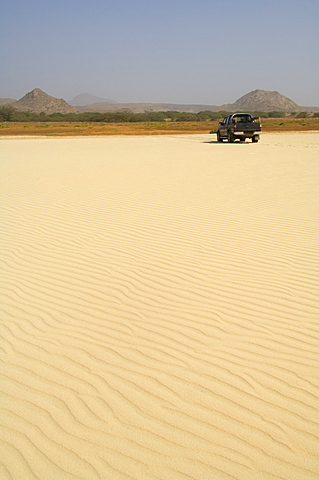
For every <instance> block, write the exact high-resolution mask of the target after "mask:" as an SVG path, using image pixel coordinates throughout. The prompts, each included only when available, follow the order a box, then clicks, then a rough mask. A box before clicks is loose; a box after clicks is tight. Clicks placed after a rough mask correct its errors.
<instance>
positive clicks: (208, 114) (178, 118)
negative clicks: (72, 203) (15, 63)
mask: <svg viewBox="0 0 319 480" xmlns="http://www.w3.org/2000/svg"><path fill="white" fill-rule="evenodd" d="M229 113H230V112H225V111H220V112H212V111H210V110H205V111H202V112H198V113H191V112H177V111H163V112H154V111H153V110H148V111H146V112H143V113H133V112H131V111H130V110H123V111H119V112H105V113H99V112H83V113H65V114H62V113H52V114H46V113H44V112H41V113H33V112H21V111H19V110H17V109H15V108H14V107H12V106H5V105H4V106H0V122H14V123H20V122H21V123H32V122H37V123H39V122H41V123H45V122H50V123H55V122H60V123H61V122H68V123H77V124H82V125H83V123H86V124H88V123H98V124H100V125H103V124H110V123H117V124H118V123H145V122H150V123H152V122H153V123H154V122H162V123H169V122H195V123H197V122H215V121H220V120H222V119H223V118H224V117H225V116H226V115H229ZM251 113H252V114H253V115H255V116H256V117H260V118H262V119H272V118H273V119H276V118H302V119H304V118H311V117H318V113H314V114H311V113H309V112H294V113H290V114H286V113H284V112H251Z"/></svg>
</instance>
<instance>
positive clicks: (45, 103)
mask: <svg viewBox="0 0 319 480" xmlns="http://www.w3.org/2000/svg"><path fill="white" fill-rule="evenodd" d="M11 105H12V106H13V107H14V108H16V109H17V110H21V111H24V112H27V111H29V112H33V113H41V112H44V113H47V114H50V113H73V112H76V108H74V107H72V106H71V105H69V104H68V103H67V102H66V101H65V100H63V99H62V98H55V97H51V96H50V95H48V94H47V93H45V92H43V91H42V90H40V88H35V89H34V90H32V91H31V92H29V93H27V94H26V95H25V96H24V97H22V98H20V100H18V101H17V102H14V103H12V104H11Z"/></svg>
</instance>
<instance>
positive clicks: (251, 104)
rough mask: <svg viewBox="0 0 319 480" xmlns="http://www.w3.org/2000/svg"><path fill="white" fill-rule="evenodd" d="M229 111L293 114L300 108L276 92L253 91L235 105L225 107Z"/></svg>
mask: <svg viewBox="0 0 319 480" xmlns="http://www.w3.org/2000/svg"><path fill="white" fill-rule="evenodd" d="M227 107H229V108H231V110H252V111H261V112H272V111H281V112H293V111H298V110H300V107H299V106H298V105H297V104H296V103H295V102H293V101H292V100H291V99H290V98H288V97H285V96H284V95H282V94H281V93H279V92H277V91H269V90H260V89H257V90H253V91H252V92H249V93H246V95H243V96H242V97H240V98H239V99H238V100H236V102H235V103H233V104H231V105H227Z"/></svg>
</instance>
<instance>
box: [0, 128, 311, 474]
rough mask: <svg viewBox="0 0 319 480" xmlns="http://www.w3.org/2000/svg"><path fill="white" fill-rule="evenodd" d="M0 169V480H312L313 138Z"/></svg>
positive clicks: (191, 140) (17, 148) (86, 148)
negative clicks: (0, 394)
mask: <svg viewBox="0 0 319 480" xmlns="http://www.w3.org/2000/svg"><path fill="white" fill-rule="evenodd" d="M212 139H213V140H214V141H213V142H212ZM0 166H1V175H0V183H1V185H0V187H1V188H0V196H1V236H0V246H1V272H2V273H1V312H0V315H1V321H0V327H1V332H0V333H1V337H0V352H1V358H2V366H1V377H0V389H1V392H2V396H1V419H0V436H1V438H0V440H1V441H0V465H1V466H0V478H1V480H6V479H13V480H17V479H19V480H20V479H21V480H29V479H38V480H57V479H58V480H60V479H63V480H64V479H68V480H69V479H70V480H71V479H72V480H73V479H77V480H78V479H81V480H91V479H92V480H96V479H101V480H129V479H133V480H153V479H154V480H155V479H156V480H192V479H196V480H219V479H223V480H224V479H225V480H233V479H236V480H237V479H238V480H274V479H278V480H279V479H280V480H283V479H284V480H310V479H312V480H314V479H318V478H319V460H318V458H319V442H318V439H319V425H318V423H319V415H318V410H319V403H318V396H319V395H318V394H319V388H318V386H319V377H318V371H319V369H318V363H319V362H318V352H319V348H318V344H319V335H318V291H319V289H318V284H319V281H318V264H319V256H318V251H319V241H318V240H319V239H318V235H317V233H318V225H319V222H318V210H319V208H318V200H319V198H318V197H319V195H318V185H319V178H318V177H319V171H318V170H319V134H318V133H302V134H300V133H299V134H296V133H289V134H288V133H287V134H264V135H263V137H262V140H261V141H260V142H259V143H258V144H252V143H250V142H246V143H245V144H227V143H224V144H218V143H216V142H215V139H214V137H213V136H211V135H181V136H165V137H163V136H161V137H157V136H151V137H112V138H80V139H66V138H64V139H20V140H17V139H10V140H9V139H2V140H0Z"/></svg>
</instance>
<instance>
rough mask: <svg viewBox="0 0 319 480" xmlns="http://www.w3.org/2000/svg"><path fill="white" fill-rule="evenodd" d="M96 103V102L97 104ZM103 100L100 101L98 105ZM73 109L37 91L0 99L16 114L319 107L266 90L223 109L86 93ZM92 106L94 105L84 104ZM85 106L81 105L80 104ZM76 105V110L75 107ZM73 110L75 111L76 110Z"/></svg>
mask: <svg viewBox="0 0 319 480" xmlns="http://www.w3.org/2000/svg"><path fill="white" fill-rule="evenodd" d="M96 100H98V101H96ZM101 100H102V101H101ZM71 102H72V104H73V106H72V105H70V104H68V103H67V102H66V101H65V100H63V99H62V98H55V97H51V96H50V95H48V94H47V93H45V92H43V91H42V90H40V89H39V88H35V89H34V90H32V91H31V92H29V93H27V94H26V95H25V96H24V97H22V98H21V99H20V100H18V101H16V100H13V99H11V98H0V106H1V105H2V106H3V105H10V106H13V107H15V108H17V109H18V110H22V111H23V110H24V111H31V112H34V113H41V112H44V113H48V114H50V113H73V112H101V113H104V112H120V111H130V112H132V113H142V112H145V111H147V110H153V111H154V112H160V111H168V110H175V111H177V112H189V113H198V112H201V111H204V110H209V111H212V112H218V111H227V112H235V111H237V112H238V111H246V112H256V111H259V112H274V111H279V112H299V111H309V112H317V111H319V107H300V106H298V105H297V104H296V103H295V102H293V101H292V100H291V99H290V98H287V97H285V96H284V95H282V94H281V93H279V92H276V91H274V92H271V91H268V90H253V91H252V92H249V93H246V95H244V96H242V97H240V98H239V99H238V100H236V102H234V103H227V104H225V105H220V106H217V105H203V104H175V103H116V102H113V101H112V100H107V99H103V98H101V97H95V96H94V95H90V94H89V93H83V94H81V95H78V96H76V97H74V99H73V100H72V101H71ZM86 102H93V103H86ZM83 103H84V104H83ZM74 105H75V106H74ZM75 107H76V108H75Z"/></svg>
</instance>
